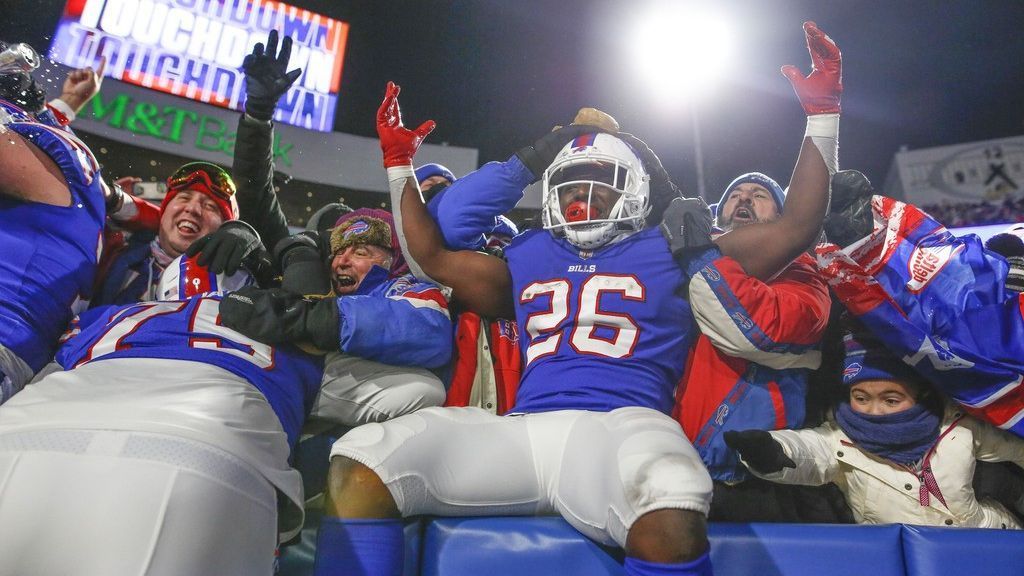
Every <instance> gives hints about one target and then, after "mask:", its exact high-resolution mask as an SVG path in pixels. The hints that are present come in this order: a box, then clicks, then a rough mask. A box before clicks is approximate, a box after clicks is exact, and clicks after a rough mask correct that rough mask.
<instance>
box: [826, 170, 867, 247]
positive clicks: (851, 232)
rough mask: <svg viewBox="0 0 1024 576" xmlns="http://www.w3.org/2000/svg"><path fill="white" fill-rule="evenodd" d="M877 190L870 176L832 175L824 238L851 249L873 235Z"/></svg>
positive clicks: (840, 173) (846, 172) (844, 172)
mask: <svg viewBox="0 0 1024 576" xmlns="http://www.w3.org/2000/svg"><path fill="white" fill-rule="evenodd" d="M874 193H875V189H874V188H873V187H872V186H871V182H870V181H869V180H868V178H867V176H865V175H864V174H862V173H861V172H858V171H856V170H840V171H839V172H836V173H835V174H834V175H832V200H831V203H830V204H829V208H828V214H827V215H825V235H826V236H828V240H829V242H834V243H836V244H838V245H839V246H843V247H846V246H849V245H850V244H853V243H854V242H856V241H857V240H860V239H861V238H863V237H865V236H867V235H868V234H871V231H872V230H873V229H874V216H873V215H872V212H871V196H873V195H874Z"/></svg>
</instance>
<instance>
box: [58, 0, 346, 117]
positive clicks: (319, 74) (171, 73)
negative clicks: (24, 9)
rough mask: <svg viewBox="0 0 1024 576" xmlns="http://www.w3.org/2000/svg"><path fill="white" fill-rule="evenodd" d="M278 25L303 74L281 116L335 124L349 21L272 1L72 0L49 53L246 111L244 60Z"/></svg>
mask: <svg viewBox="0 0 1024 576" xmlns="http://www.w3.org/2000/svg"><path fill="white" fill-rule="evenodd" d="M270 30H278V31H279V32H280V33H281V34H282V35H287V36H290V37H291V38H292V40H293V41H294V44H293V46H292V54H291V61H290V63H289V65H288V68H289V70H291V69H295V68H302V69H303V73H302V76H300V77H299V79H298V80H297V81H296V82H295V85H293V86H292V88H291V89H290V90H289V91H288V93H287V94H286V95H285V96H284V97H283V98H282V99H281V102H280V103H279V104H278V107H277V109H276V110H275V112H274V119H275V120H277V121H279V122H284V123H287V124H292V125H295V126H300V127H303V128H309V129H312V130H319V131H330V130H331V128H332V127H333V125H334V113H335V107H336V105H337V100H338V87H339V85H340V83H341V71H342V64H343V60H344V54H345V43H346V40H347V37H348V24H347V23H345V22H342V21H340V20H335V19H333V18H328V17H326V16H323V15H320V14H316V13H313V12H310V11H308V10H304V9H301V8H297V7H295V6H291V5H288V4H284V3H282V2H273V1H266V0H68V2H67V4H66V5H65V8H64V12H63V14H62V15H61V19H60V22H59V23H58V25H57V30H56V32H55V33H54V36H53V43H52V44H51V46H50V53H49V56H50V58H51V59H53V60H54V61H56V62H59V63H61V64H65V65H67V66H71V67H74V68H83V67H86V66H92V67H93V68H95V67H96V66H97V65H98V63H99V61H100V58H101V57H102V56H106V58H107V70H106V73H105V75H106V76H109V77H111V78H114V79H116V80H120V81H123V82H127V83H130V84H135V85H137V86H142V87H145V88H150V89H153V90H159V91H161V92H166V93H169V94H174V95H176V96H183V97H185V98H190V99H192V100H196V101H198V102H204V103H207V104H213V105H216V106H221V107H224V108H230V109H234V110H240V109H241V107H242V105H243V103H244V97H245V91H244V78H245V74H244V73H243V72H242V69H241V64H242V60H243V59H244V58H245V56H246V55H247V54H249V53H250V52H251V50H252V47H253V46H254V45H255V44H256V43H257V42H262V43H264V44H266V41H267V35H268V34H269V32H270Z"/></svg>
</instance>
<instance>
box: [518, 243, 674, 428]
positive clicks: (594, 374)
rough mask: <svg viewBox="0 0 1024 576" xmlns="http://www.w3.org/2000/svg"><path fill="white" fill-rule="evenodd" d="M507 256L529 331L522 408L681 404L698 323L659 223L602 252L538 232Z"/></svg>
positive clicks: (662, 407) (521, 314)
mask: <svg viewBox="0 0 1024 576" xmlns="http://www.w3.org/2000/svg"><path fill="white" fill-rule="evenodd" d="M505 254H506V256H507V258H508V264H509V269H510V271H511V273H512V289H513V296H514V297H515V298H516V300H517V306H516V320H517V321H518V323H519V327H520V330H521V331H522V333H523V334H524V337H523V338H522V339H521V340H520V342H521V344H520V345H521V346H522V349H523V353H524V363H525V368H524V370H523V376H522V381H521V383H520V387H519V393H518V396H517V398H516V405H515V407H514V408H513V409H512V411H513V412H547V411H551V410H566V409H580V410H595V411H609V410H614V409H616V408H621V407H624V406H644V407H648V408H653V409H655V410H659V411H661V412H665V413H668V412H669V411H670V410H671V407H672V391H673V389H674V387H675V385H676V383H677V382H678V381H679V379H680V377H681V376H682V373H683V368H684V367H685V364H686V357H687V353H688V350H689V347H690V344H691V339H692V337H693V334H694V327H693V316H692V314H691V312H690V305H689V303H688V302H687V301H686V300H685V299H684V298H682V297H681V296H680V295H679V293H680V292H681V289H682V287H683V286H684V275H683V272H682V271H681V270H680V269H679V266H678V265H677V264H676V263H675V261H674V260H673V259H672V255H671V253H670V252H669V250H668V245H667V244H666V242H665V240H664V238H663V237H662V236H661V233H660V232H659V231H658V230H657V229H650V230H644V231H641V232H638V233H636V234H633V235H632V236H629V237H628V238H625V239H624V240H621V241H619V242H617V243H615V244H612V245H610V246H605V247H602V248H599V249H597V250H594V251H585V250H580V249H579V248H577V247H575V246H573V245H572V244H570V243H569V242H567V241H566V240H564V239H556V238H554V237H553V236H552V235H551V234H550V233H549V232H547V231H544V230H532V231H529V232H526V233H524V234H521V235H520V236H518V237H516V239H515V240H514V241H513V243H512V245H511V246H509V247H508V248H507V249H506V251H505Z"/></svg>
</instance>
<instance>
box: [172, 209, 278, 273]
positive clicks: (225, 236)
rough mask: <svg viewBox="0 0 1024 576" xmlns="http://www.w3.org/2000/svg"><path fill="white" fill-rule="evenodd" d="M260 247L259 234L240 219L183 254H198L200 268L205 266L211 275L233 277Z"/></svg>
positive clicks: (229, 223) (203, 239) (225, 224)
mask: <svg viewBox="0 0 1024 576" xmlns="http://www.w3.org/2000/svg"><path fill="white" fill-rule="evenodd" d="M262 248H263V245H262V244H261V243H260V235H259V234H257V233H256V230H254V229H253V227H252V226H249V225H248V224H246V223H245V222H242V221H241V220H231V221H228V222H225V223H224V224H223V225H222V226H221V227H220V228H219V229H218V230H217V231H216V232H214V233H213V234H207V235H206V236H203V237H202V238H200V239H199V240H196V241H195V242H193V243H192V245H191V246H189V247H188V250H185V255H186V256H189V257H192V256H195V255H196V254H200V253H201V255H200V256H199V259H198V260H197V261H196V262H197V263H198V264H199V265H200V266H206V268H207V269H208V270H209V271H210V272H211V273H213V274H220V273H222V272H223V273H225V274H234V273H235V272H237V271H238V268H239V267H241V266H242V264H243V263H245V262H246V260H247V259H249V258H251V257H253V256H255V255H258V253H259V251H260V250H261V249H262Z"/></svg>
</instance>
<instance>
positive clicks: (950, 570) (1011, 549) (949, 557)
mask: <svg viewBox="0 0 1024 576" xmlns="http://www.w3.org/2000/svg"><path fill="white" fill-rule="evenodd" d="M903 553H904V558H905V559H906V565H907V576H943V575H946V574H949V575H951V576H952V575H960V574H984V575H985V576H1020V575H1021V574H1024V531H1021V530H981V529H975V528H934V527H926V526H904V527H903Z"/></svg>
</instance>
